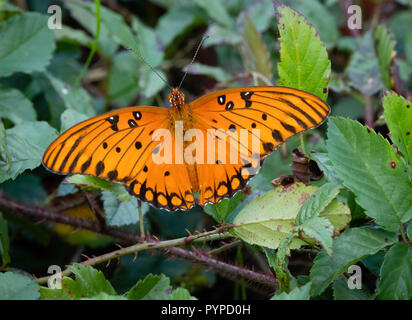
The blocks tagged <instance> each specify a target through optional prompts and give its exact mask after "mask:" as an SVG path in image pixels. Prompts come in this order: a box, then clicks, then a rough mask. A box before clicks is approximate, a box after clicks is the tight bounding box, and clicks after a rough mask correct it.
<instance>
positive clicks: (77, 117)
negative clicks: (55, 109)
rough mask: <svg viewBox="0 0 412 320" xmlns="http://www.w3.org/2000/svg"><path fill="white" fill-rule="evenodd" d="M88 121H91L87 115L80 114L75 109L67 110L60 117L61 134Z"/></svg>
mask: <svg viewBox="0 0 412 320" xmlns="http://www.w3.org/2000/svg"><path fill="white" fill-rule="evenodd" d="M87 119H89V117H88V116H86V115H85V114H83V113H80V112H78V111H76V110H73V109H67V110H65V111H64V112H63V113H62V115H61V116H60V123H61V128H60V132H64V131H66V130H67V129H69V128H71V127H73V126H74V125H75V124H78V123H80V122H82V121H84V120H87Z"/></svg>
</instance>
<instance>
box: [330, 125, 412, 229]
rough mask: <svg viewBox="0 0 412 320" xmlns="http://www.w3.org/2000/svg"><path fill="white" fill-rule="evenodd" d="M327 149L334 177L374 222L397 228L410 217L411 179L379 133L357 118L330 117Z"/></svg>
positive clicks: (411, 215) (388, 227)
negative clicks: (335, 176)
mask: <svg viewBox="0 0 412 320" xmlns="http://www.w3.org/2000/svg"><path fill="white" fill-rule="evenodd" d="M327 149H328V152H329V157H330V159H331V161H332V163H333V168H334V171H335V172H336V174H337V176H338V177H339V178H340V179H341V180H342V181H343V184H344V185H345V186H346V187H347V188H349V189H350V190H351V191H352V192H353V193H354V194H355V195H356V201H357V203H358V204H359V205H360V206H362V207H363V208H364V209H365V210H366V211H365V213H366V214H367V215H368V216H369V217H372V218H374V219H375V221H376V223H377V224H379V225H381V226H383V227H384V228H385V229H387V230H388V231H397V230H399V226H400V223H401V222H406V221H409V220H410V219H411V218H412V198H411V197H410V194H411V193H412V182H411V180H410V179H409V178H408V176H407V175H405V170H406V167H405V165H404V163H403V161H401V159H400V158H399V156H398V155H397V154H396V151H395V149H394V148H392V146H391V145H390V144H389V142H388V141H387V140H385V139H384V138H383V137H382V136H381V135H380V134H377V133H376V132H375V131H373V130H372V129H369V128H367V127H365V126H362V125H361V124H360V123H359V122H357V121H353V120H348V119H343V118H334V117H331V118H330V119H329V122H328V140H327ZM354 164H355V165H354Z"/></svg>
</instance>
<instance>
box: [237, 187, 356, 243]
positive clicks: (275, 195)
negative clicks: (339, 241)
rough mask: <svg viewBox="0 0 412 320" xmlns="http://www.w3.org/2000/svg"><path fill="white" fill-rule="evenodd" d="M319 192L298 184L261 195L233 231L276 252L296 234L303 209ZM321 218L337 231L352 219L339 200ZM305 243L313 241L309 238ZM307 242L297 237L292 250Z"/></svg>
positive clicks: (241, 217)
mask: <svg viewBox="0 0 412 320" xmlns="http://www.w3.org/2000/svg"><path fill="white" fill-rule="evenodd" d="M316 190H317V187H315V186H305V185H304V184H302V183H295V184H292V185H291V186H287V187H278V188H276V189H274V190H271V191H269V192H267V193H266V194H264V195H263V196H258V197H256V198H255V199H254V200H253V201H252V202H250V203H249V204H248V205H246V206H245V207H244V208H243V209H242V210H241V211H240V212H239V213H238V214H237V216H236V217H235V218H234V219H233V224H234V227H233V228H232V229H231V230H232V231H233V232H234V234H235V235H236V236H238V237H240V238H241V239H242V240H244V241H246V242H249V243H251V244H257V245H260V246H265V247H268V248H272V249H276V248H277V247H278V245H279V243H280V242H281V241H282V240H283V239H284V238H285V237H287V236H289V235H290V234H292V233H293V231H294V227H295V218H296V216H297V214H298V212H299V210H300V209H301V207H302V205H303V203H304V202H305V201H306V200H307V199H309V198H310V196H311V195H312V194H314V192H315V191H316ZM320 216H321V217H328V218H329V219H330V220H331V222H332V224H335V223H337V225H334V227H335V228H336V230H340V229H341V228H343V227H344V226H345V225H346V224H347V223H348V222H349V220H350V212H349V209H348V207H347V206H346V205H344V204H343V203H342V202H340V201H337V200H333V201H332V202H331V203H330V204H329V205H328V206H327V207H326V208H325V209H324V210H323V211H322V213H321V214H320ZM332 218H336V219H334V220H332ZM334 221H335V222H334ZM305 241H309V242H310V239H306V238H305ZM305 241H303V240H302V239H298V238H294V239H293V240H292V242H291V248H298V247H300V246H301V245H302V244H307V243H306V242H305Z"/></svg>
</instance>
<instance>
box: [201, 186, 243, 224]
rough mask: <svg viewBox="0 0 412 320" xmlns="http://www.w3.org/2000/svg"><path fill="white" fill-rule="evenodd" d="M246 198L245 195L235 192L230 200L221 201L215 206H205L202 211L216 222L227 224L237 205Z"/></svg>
mask: <svg viewBox="0 0 412 320" xmlns="http://www.w3.org/2000/svg"><path fill="white" fill-rule="evenodd" d="M246 198H247V195H246V194H245V193H243V192H237V193H236V194H235V195H234V196H233V197H232V198H230V199H222V200H221V201H219V202H218V203H216V204H207V205H206V206H205V207H204V211H205V212H206V213H207V214H208V215H211V216H212V217H213V218H214V219H215V220H216V222H219V223H224V222H227V219H228V217H229V215H230V214H231V213H232V212H233V210H235V209H236V208H237V207H238V205H239V204H240V203H241V202H243V201H244V200H245V199H246Z"/></svg>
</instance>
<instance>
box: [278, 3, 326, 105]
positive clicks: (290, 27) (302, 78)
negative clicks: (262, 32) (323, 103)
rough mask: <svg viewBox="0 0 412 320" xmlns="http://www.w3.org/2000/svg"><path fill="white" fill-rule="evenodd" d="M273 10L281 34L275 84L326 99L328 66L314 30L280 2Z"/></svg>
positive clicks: (296, 13) (324, 51) (302, 18)
mask: <svg viewBox="0 0 412 320" xmlns="http://www.w3.org/2000/svg"><path fill="white" fill-rule="evenodd" d="M275 10H276V14H277V18H278V29H279V33H280V63H278V74H279V81H278V83H277V84H278V85H281V86H287V87H292V88H297V89H301V90H304V91H307V92H310V93H313V94H315V95H317V96H318V97H320V98H322V99H324V100H325V99H326V97H327V87H328V81H329V77H330V72H331V63H330V61H329V59H328V53H327V51H326V48H325V47H324V45H323V44H322V42H321V41H320V38H319V35H318V34H317V31H316V29H315V28H314V27H312V26H311V25H310V24H309V23H308V22H307V21H306V19H305V18H304V17H303V16H302V15H300V14H299V13H298V12H296V11H294V10H292V9H291V8H289V7H287V6H285V5H283V4H281V3H277V4H276V5H275Z"/></svg>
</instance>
